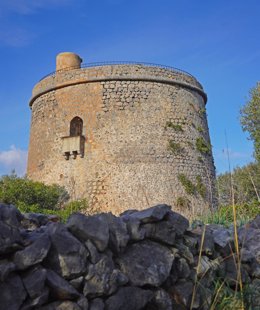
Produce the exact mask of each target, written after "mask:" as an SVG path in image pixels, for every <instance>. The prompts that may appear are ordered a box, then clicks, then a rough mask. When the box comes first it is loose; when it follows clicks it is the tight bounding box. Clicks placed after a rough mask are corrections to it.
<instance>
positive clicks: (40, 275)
mask: <svg viewBox="0 0 260 310" xmlns="http://www.w3.org/2000/svg"><path fill="white" fill-rule="evenodd" d="M45 280H46V269H44V268H43V267H42V266H35V267H33V268H31V269H30V270H28V271H26V272H25V273H24V274H23V275H22V281H23V284H24V287H25V288H26V291H27V293H28V294H29V296H30V297H31V298H32V299H33V298H35V297H38V296H40V295H41V293H42V291H43V289H44V286H45Z"/></svg>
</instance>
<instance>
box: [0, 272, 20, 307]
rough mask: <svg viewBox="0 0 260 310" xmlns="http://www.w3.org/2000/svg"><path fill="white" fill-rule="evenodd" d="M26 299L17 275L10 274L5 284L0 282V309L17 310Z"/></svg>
mask: <svg viewBox="0 0 260 310" xmlns="http://www.w3.org/2000/svg"><path fill="white" fill-rule="evenodd" d="M25 298H26V291H25V288H24V286H23V283H22V280H21V278H20V277H19V276H18V275H15V274H10V275H9V276H8V278H7V280H6V281H5V282H2V283H1V282H0V309H1V310H2V309H3V310H7V309H8V310H18V309H20V307H21V305H22V303H23V301H24V300H25Z"/></svg>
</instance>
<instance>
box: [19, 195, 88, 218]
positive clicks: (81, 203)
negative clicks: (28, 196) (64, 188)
mask: <svg viewBox="0 0 260 310" xmlns="http://www.w3.org/2000/svg"><path fill="white" fill-rule="evenodd" d="M16 206H17V208H18V209H19V210H20V212H22V213H41V214H45V215H56V216H58V217H59V218H60V220H61V222H63V223H65V222H66V221H67V219H68V218H69V216H70V215H71V214H72V213H74V212H81V211H82V212H83V211H85V212H86V211H88V203H87V200H86V199H82V200H75V201H71V202H69V203H67V204H66V205H64V206H63V207H62V208H52V209H48V208H42V207H40V206H39V205H37V204H34V205H27V204H25V203H23V202H19V203H17V205H16Z"/></svg>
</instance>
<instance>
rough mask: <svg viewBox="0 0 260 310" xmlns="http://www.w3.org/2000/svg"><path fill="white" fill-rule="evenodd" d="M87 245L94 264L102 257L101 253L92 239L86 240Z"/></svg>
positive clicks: (90, 258)
mask: <svg viewBox="0 0 260 310" xmlns="http://www.w3.org/2000/svg"><path fill="white" fill-rule="evenodd" d="M85 246H86V247H87V249H88V250H89V254H90V255H89V260H90V262H91V263H92V264H96V263H97V262H98V261H99V260H100V259H101V257H102V256H101V254H100V253H99V252H98V250H97V248H96V247H95V245H94V244H93V242H91V241H90V240H87V241H86V242H85Z"/></svg>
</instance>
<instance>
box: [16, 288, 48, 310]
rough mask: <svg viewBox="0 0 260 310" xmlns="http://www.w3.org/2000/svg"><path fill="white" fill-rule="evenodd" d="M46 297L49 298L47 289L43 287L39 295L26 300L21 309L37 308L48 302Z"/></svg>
mask: <svg viewBox="0 0 260 310" xmlns="http://www.w3.org/2000/svg"><path fill="white" fill-rule="evenodd" d="M48 298H49V289H48V288H47V287H45V288H44V290H43V291H42V292H41V294H40V295H39V296H37V297H35V298H33V299H28V300H26V302H25V303H24V304H23V306H22V308H21V310H31V309H35V308H38V307H39V306H41V305H43V304H45V303H46V302H48Z"/></svg>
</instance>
